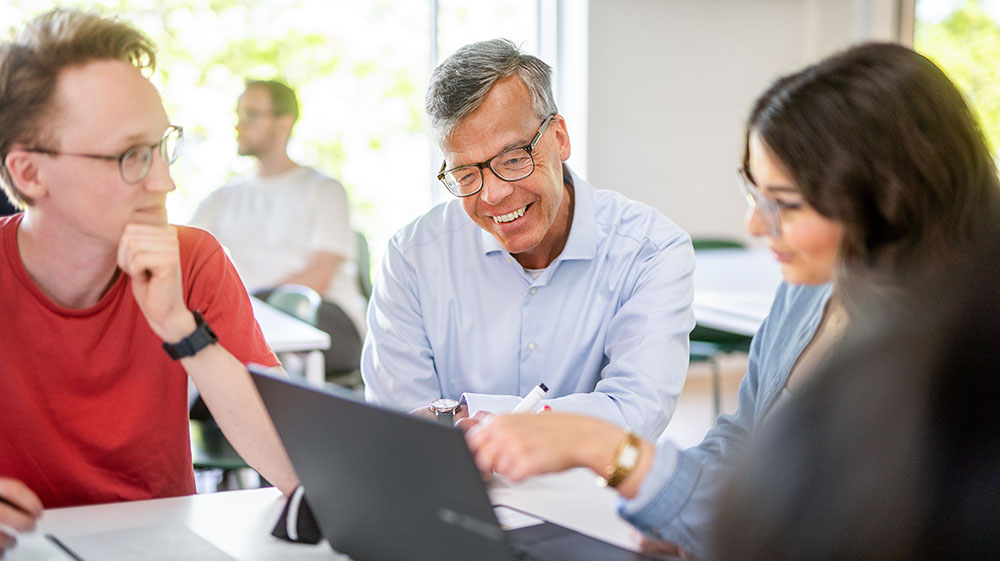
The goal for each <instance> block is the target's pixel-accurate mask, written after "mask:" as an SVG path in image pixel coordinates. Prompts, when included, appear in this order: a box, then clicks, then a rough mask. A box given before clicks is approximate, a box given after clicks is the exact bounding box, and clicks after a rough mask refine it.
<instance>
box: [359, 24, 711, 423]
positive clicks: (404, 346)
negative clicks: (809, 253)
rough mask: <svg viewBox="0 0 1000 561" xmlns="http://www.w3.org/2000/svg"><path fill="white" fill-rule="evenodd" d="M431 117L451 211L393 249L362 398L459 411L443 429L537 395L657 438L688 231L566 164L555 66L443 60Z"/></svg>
mask: <svg viewBox="0 0 1000 561" xmlns="http://www.w3.org/2000/svg"><path fill="white" fill-rule="evenodd" d="M427 112H428V114H429V116H430V119H431V123H432V126H433V129H434V132H435V134H436V136H437V141H438V144H439V146H440V148H441V151H442V153H443V154H444V158H445V161H444V164H443V166H442V168H441V173H440V174H439V175H438V178H439V179H440V180H441V182H442V183H443V184H444V186H445V187H446V188H447V189H448V190H449V191H450V192H451V193H452V194H453V195H455V196H456V197H457V198H456V199H455V200H453V201H450V202H447V203H445V204H442V205H439V206H437V207H435V208H434V209H432V210H431V211H430V212H429V213H427V214H426V215H424V216H422V217H420V218H419V219H417V220H416V221H414V222H412V223H411V224H409V225H407V226H406V227H404V228H403V229H402V230H400V231H399V232H398V233H397V234H396V235H395V236H394V237H393V238H392V240H391V241H390V243H389V247H388V250H387V252H386V257H385V259H384V261H383V263H382V267H381V271H380V274H379V275H378V277H377V279H376V284H375V290H374V294H373V296H372V302H371V304H370V309H369V315H368V322H369V332H368V336H367V338H366V340H365V346H364V350H363V353H362V374H363V376H364V380H365V384H366V396H367V398H368V399H369V400H370V401H373V402H376V403H381V404H385V405H390V406H394V407H398V408H404V409H416V410H424V409H423V408H425V407H428V405H429V404H430V403H431V402H434V401H437V403H435V405H434V408H433V410H435V411H438V412H440V411H442V410H445V411H446V412H448V410H450V409H452V408H454V406H455V405H456V402H457V403H458V404H460V405H458V407H457V408H455V409H454V412H453V417H454V420H457V419H460V418H462V417H464V416H466V415H468V414H470V413H475V412H477V411H479V410H486V411H493V412H503V411H509V410H511V409H512V408H513V407H514V406H515V405H516V404H517V402H518V400H519V399H520V396H523V395H525V394H526V393H528V392H529V391H530V390H531V389H532V388H533V387H535V386H536V385H537V384H539V383H544V384H546V385H547V386H548V388H549V392H548V396H549V397H550V398H552V399H549V400H545V401H543V404H548V405H550V406H551V407H552V408H553V409H558V410H572V411H578V412H583V413H588V414H591V415H595V416H598V417H602V418H604V419H607V420H609V421H612V422H614V423H616V424H618V425H621V426H623V427H628V428H631V429H632V430H635V431H637V432H639V433H641V434H643V435H646V436H648V437H655V436H657V435H659V434H660V433H661V432H662V431H663V428H664V427H665V426H666V424H667V421H668V420H669V418H670V416H671V414H672V413H673V409H674V406H675V403H676V400H677V396H678V394H679V393H680V391H681V387H682V386H683V383H684V377H685V371H686V367H687V360H688V347H687V345H688V332H689V331H690V330H691V328H692V327H693V325H694V316H693V314H692V311H691V301H692V298H693V288H692V278H691V275H692V271H693V270H694V252H693V251H692V249H691V243H690V239H689V237H688V236H687V234H685V233H684V232H683V231H682V230H681V229H680V228H678V227H677V226H676V225H675V224H674V223H673V222H671V221H670V220H668V219H667V218H665V217H664V216H663V215H661V214H660V213H659V212H657V211H656V210H654V209H652V208H650V207H648V206H646V205H643V204H640V203H637V202H634V201H630V200H628V199H626V198H624V197H622V196H621V195H619V194H618V193H615V192H613V191H604V190H598V189H595V188H594V187H593V186H591V185H590V184H588V183H587V182H586V181H584V180H583V179H582V178H581V177H579V176H578V175H576V174H575V173H573V172H572V171H571V170H570V169H569V168H568V167H567V166H566V165H565V164H564V163H563V162H565V161H566V160H567V159H568V158H569V156H570V139H569V133H568V132H567V128H566V121H565V119H564V118H563V116H562V115H560V114H559V113H558V111H557V109H556V106H555V102H554V100H553V96H552V90H551V69H550V68H549V66H548V65H546V64H545V63H544V62H542V61H541V60H539V59H538V58H536V57H534V56H530V55H526V54H524V53H522V52H521V51H520V50H519V49H518V48H517V47H516V46H515V45H514V44H513V43H511V42H510V41H507V40H501V39H497V40H493V41H485V42H480V43H474V44H471V45H467V46H465V47H463V48H462V49H459V50H458V51H457V52H456V53H455V54H453V55H452V56H451V57H449V58H448V59H447V60H445V61H444V62H443V63H442V64H441V65H440V66H438V68H437V69H436V70H435V71H434V75H433V77H432V81H431V85H430V88H429V90H428V93H427ZM650 176H651V177H656V175H654V174H651V175H650ZM442 398H444V399H443V402H442V401H438V400H441V399H442ZM446 414H447V413H446Z"/></svg>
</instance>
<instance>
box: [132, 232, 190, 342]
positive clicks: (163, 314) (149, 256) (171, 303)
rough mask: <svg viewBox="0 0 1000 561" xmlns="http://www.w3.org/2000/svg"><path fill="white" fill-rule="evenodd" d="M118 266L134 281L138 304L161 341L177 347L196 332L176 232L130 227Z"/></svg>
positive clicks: (133, 291) (133, 289)
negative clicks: (185, 289) (185, 298)
mask: <svg viewBox="0 0 1000 561" xmlns="http://www.w3.org/2000/svg"><path fill="white" fill-rule="evenodd" d="M118 266H119V267H120V268H121V270H122V272H124V273H125V274H126V275H128V276H129V277H131V280H132V294H133V295H134V297H135V301H136V303H137V304H138V305H139V309H140V310H142V313H143V315H144V316H145V317H146V321H147V322H149V326H150V328H152V330H153V332H154V333H156V334H157V335H158V336H159V337H160V338H161V339H163V340H164V341H166V342H168V343H176V342H177V341H180V340H181V339H183V338H184V337H187V336H188V335H190V334H191V332H192V331H194V328H195V322H194V315H193V314H192V313H191V311H190V310H188V309H187V306H186V305H185V303H184V295H183V288H182V282H181V257H180V243H179V242H178V240H177V230H176V229H175V228H173V227H172V226H150V225H146V224H128V225H126V226H125V231H124V233H123V234H122V237H121V242H120V243H119V244H118Z"/></svg>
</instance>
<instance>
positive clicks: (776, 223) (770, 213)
mask: <svg viewBox="0 0 1000 561" xmlns="http://www.w3.org/2000/svg"><path fill="white" fill-rule="evenodd" d="M736 177H737V178H738V181H739V185H740V191H741V192H742V193H743V196H744V197H746V200H747V204H748V205H750V209H749V211H750V212H752V211H753V210H754V209H756V210H757V212H759V213H760V215H761V217H762V218H763V219H764V223H765V224H767V229H768V232H769V233H770V234H771V235H772V236H774V237H778V236H779V235H780V234H781V215H780V214H779V213H778V210H779V208H778V203H776V202H774V201H772V200H771V199H769V198H767V197H765V196H764V194H763V193H761V192H760V189H758V188H757V186H756V185H754V183H753V181H751V180H750V178H749V177H748V176H747V172H746V170H744V169H742V168H739V169H737V170H736Z"/></svg>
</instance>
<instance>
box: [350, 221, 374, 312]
mask: <svg viewBox="0 0 1000 561" xmlns="http://www.w3.org/2000/svg"><path fill="white" fill-rule="evenodd" d="M354 237H355V238H356V239H357V244H358V252H357V253H358V256H357V263H358V288H359V289H360V290H361V295H362V296H364V297H365V300H368V299H369V298H371V296H372V261H371V259H372V258H371V253H369V252H368V240H367V239H365V235H364V234H362V233H361V232H358V231H356V230H355V232H354Z"/></svg>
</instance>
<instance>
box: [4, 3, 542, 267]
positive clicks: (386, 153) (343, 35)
mask: <svg viewBox="0 0 1000 561" xmlns="http://www.w3.org/2000/svg"><path fill="white" fill-rule="evenodd" d="M63 5H66V6H78V7H81V8H83V9H96V10H97V11H99V12H102V13H106V14H115V13H117V14H121V16H122V17H124V18H125V19H127V20H129V21H131V22H132V23H134V24H135V25H136V26H138V27H139V28H140V29H142V30H143V31H145V32H146V33H148V34H149V35H150V36H151V37H152V39H153V40H154V41H155V42H156V44H157V45H158V46H159V51H158V64H157V71H156V73H155V75H154V76H153V81H154V83H155V84H156V85H157V87H158V88H159V89H160V91H161V93H162V95H163V99H164V103H165V105H166V108H167V112H168V114H169V116H170V119H171V121H172V122H175V123H178V124H181V125H183V126H184V133H185V147H184V154H183V156H182V157H181V159H180V160H178V162H177V163H176V164H174V166H173V167H172V168H171V171H172V174H173V177H174V180H175V182H176V184H177V191H176V192H175V193H173V194H172V195H171V196H170V197H169V198H168V206H169V211H170V216H171V220H172V221H174V222H181V223H183V222H185V221H187V220H188V219H189V218H190V216H191V214H192V213H193V212H194V210H195V208H196V207H197V205H198V203H199V202H200V201H201V200H202V199H203V198H204V197H205V196H206V195H208V193H210V192H211V191H212V190H214V189H216V188H218V187H220V186H222V185H223V184H225V183H227V182H229V181H232V180H233V179H234V178H235V177H237V176H239V175H243V174H248V173H252V172H253V169H254V162H253V161H252V160H251V159H250V158H240V157H238V156H237V154H236V142H235V132H234V126H235V120H236V116H235V109H236V100H237V97H238V96H239V94H240V93H241V92H242V91H243V84H244V80H246V79H248V78H253V79H270V78H278V79H282V80H285V81H287V82H288V83H289V84H290V85H292V87H294V88H295V89H296V92H297V94H298V96H299V103H300V106H301V116H300V119H299V122H298V123H297V124H296V126H295V130H294V132H293V134H292V139H291V142H290V145H289V153H290V155H291V156H292V158H293V159H295V160H296V161H298V162H300V163H302V164H305V165H310V166H313V167H316V168H317V169H319V170H321V171H323V172H324V173H326V174H328V175H331V176H333V177H335V178H337V179H338V180H340V181H341V182H342V183H343V184H344V186H345V188H346V189H347V191H348V193H349V195H350V198H351V202H352V221H353V222H354V225H355V227H356V228H358V229H360V230H362V231H363V232H365V234H366V235H367V237H368V239H369V243H370V247H371V249H372V251H373V254H374V255H373V259H372V262H373V263H377V262H378V259H379V258H380V256H381V252H382V250H383V248H384V247H385V243H386V241H387V240H388V238H389V237H390V236H391V235H392V234H393V233H394V232H395V231H396V230H397V229H399V228H400V227H401V226H402V225H403V224H405V223H406V222H409V221H410V220H412V219H413V218H415V217H417V216H418V215H420V214H421V213H423V212H425V211H426V210H427V209H428V208H429V207H430V206H431V204H433V202H434V201H436V200H444V199H445V197H446V196H447V193H443V191H444V188H443V187H442V186H441V185H439V184H438V182H437V180H436V179H434V173H435V172H436V171H437V170H436V167H437V165H439V163H440V156H439V155H436V154H435V150H436V148H435V147H433V146H431V141H430V137H429V136H428V134H427V132H426V118H425V116H424V93H425V91H426V88H427V81H428V79H429V77H430V73H431V70H432V69H433V67H434V65H436V64H437V61H438V59H440V58H444V57H446V56H448V55H449V54H451V53H452V52H453V51H454V50H455V49H457V48H458V47H460V46H461V45H464V44H466V43H469V42H472V41H477V40H482V39H491V38H494V37H501V36H502V37H507V38H509V39H511V40H512V41H514V42H515V43H518V44H522V45H523V46H524V48H525V49H527V50H529V51H530V52H537V47H536V43H537V37H538V31H537V29H538V24H537V20H538V13H537V12H538V9H537V6H536V0H427V1H425V2H417V1H414V0H379V1H378V2H356V1H350V0H336V1H330V0H211V1H208V0H196V1H194V2H183V3H181V2H177V3H170V2H167V3H160V2H155V1H151V0H133V1H124V0H122V1H118V2H116V1H104V2H93V1H87V0H69V1H67V2H63ZM51 7H52V3H51V2H48V1H42V0H7V1H6V2H4V3H3V4H2V5H0V21H4V22H8V25H9V24H10V23H11V22H24V21H26V20H28V19H30V18H31V17H32V16H34V15H36V14H38V13H40V12H43V11H46V10H49V9H50V8H51ZM434 160H436V161H434ZM432 162H433V163H432Z"/></svg>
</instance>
